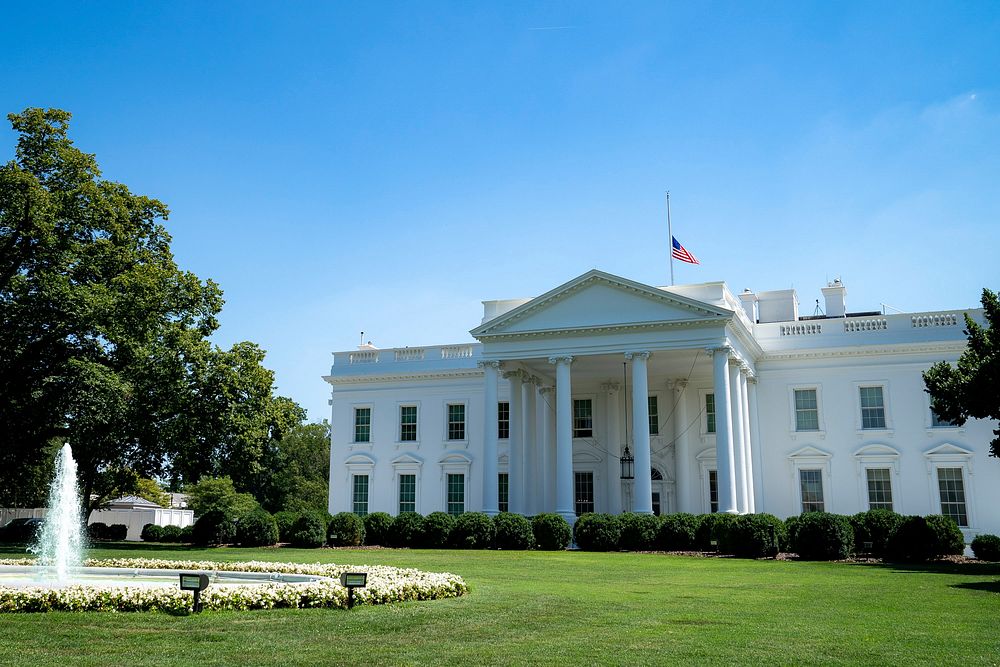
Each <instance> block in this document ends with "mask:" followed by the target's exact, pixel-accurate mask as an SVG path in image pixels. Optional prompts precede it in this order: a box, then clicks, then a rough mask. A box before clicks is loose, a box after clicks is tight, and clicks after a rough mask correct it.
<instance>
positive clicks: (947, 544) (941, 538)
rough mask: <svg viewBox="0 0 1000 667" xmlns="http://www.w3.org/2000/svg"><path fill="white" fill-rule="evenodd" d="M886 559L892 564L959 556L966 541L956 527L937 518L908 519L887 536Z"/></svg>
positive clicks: (952, 522)
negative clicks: (953, 555) (892, 562)
mask: <svg viewBox="0 0 1000 667" xmlns="http://www.w3.org/2000/svg"><path fill="white" fill-rule="evenodd" d="M887 551H888V553H887V558H888V559H889V560H893V561H909V562H916V563H920V562H923V561H928V560H931V559H932V558H938V557H940V556H947V555H951V554H960V553H962V552H963V551H965V540H964V538H963V537H962V531H961V530H959V529H958V525H957V524H956V523H955V522H954V521H952V520H951V519H949V518H947V517H943V516H940V515H931V516H928V517H922V516H907V517H904V518H903V521H902V523H900V525H899V527H898V528H897V529H896V531H895V532H893V534H892V535H890V536H889V545H888V550H887Z"/></svg>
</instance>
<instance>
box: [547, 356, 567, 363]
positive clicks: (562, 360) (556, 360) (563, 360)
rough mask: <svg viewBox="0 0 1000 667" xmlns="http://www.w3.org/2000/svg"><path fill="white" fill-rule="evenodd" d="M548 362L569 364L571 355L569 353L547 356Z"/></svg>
mask: <svg viewBox="0 0 1000 667" xmlns="http://www.w3.org/2000/svg"><path fill="white" fill-rule="evenodd" d="M549 363H550V364H571V363H573V357H571V356H569V355H565V356H561V357H549Z"/></svg>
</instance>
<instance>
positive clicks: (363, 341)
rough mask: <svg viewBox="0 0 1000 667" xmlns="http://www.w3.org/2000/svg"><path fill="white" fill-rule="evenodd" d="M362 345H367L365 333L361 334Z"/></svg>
mask: <svg viewBox="0 0 1000 667" xmlns="http://www.w3.org/2000/svg"><path fill="white" fill-rule="evenodd" d="M360 344H361V345H364V344H365V332H364V331H362V332H361V343H360Z"/></svg>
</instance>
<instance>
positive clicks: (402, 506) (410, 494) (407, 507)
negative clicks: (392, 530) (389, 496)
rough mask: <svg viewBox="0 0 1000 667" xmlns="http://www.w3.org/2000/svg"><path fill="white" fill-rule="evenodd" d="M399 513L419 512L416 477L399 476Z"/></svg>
mask: <svg viewBox="0 0 1000 667" xmlns="http://www.w3.org/2000/svg"><path fill="white" fill-rule="evenodd" d="M399 511H400V513H402V512H416V511H417V476H416V475H400V476H399Z"/></svg>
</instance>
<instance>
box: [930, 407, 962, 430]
mask: <svg viewBox="0 0 1000 667" xmlns="http://www.w3.org/2000/svg"><path fill="white" fill-rule="evenodd" d="M951 426H957V424H955V422H952V421H948V420H947V419H941V418H940V417H938V416H937V413H936V412H934V411H933V410H931V428H949V427H951Z"/></svg>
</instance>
